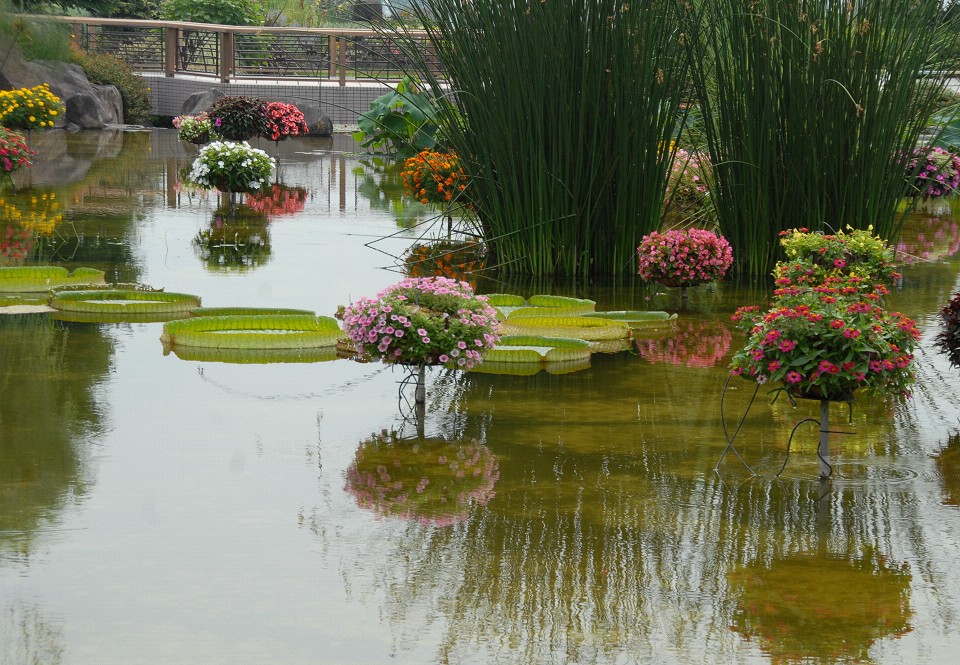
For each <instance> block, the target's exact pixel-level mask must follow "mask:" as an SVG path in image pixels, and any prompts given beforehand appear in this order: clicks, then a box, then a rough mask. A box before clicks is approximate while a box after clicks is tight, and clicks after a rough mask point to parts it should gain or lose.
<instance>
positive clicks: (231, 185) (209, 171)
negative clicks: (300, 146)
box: [188, 141, 276, 192]
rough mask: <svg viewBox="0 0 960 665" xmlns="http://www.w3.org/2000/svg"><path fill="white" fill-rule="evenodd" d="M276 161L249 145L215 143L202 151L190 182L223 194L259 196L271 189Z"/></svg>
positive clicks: (191, 171)
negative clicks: (260, 193)
mask: <svg viewBox="0 0 960 665" xmlns="http://www.w3.org/2000/svg"><path fill="white" fill-rule="evenodd" d="M274 168H276V160H274V159H273V158H272V157H270V156H269V155H268V154H267V153H265V152H264V151H263V150H260V149H259V148H252V147H251V146H250V145H249V144H248V143H246V142H245V141H244V142H240V143H234V142H231V141H214V142H213V143H210V144H208V145H205V146H203V147H202V148H201V149H200V154H199V155H198V156H197V158H196V159H195V160H193V166H192V168H191V169H190V175H189V176H188V177H189V179H190V180H191V181H192V182H194V183H196V184H198V185H200V186H202V187H208V188H209V187H216V188H217V189H219V190H220V191H223V192H256V191H258V190H260V189H262V188H263V187H265V186H267V183H268V182H269V180H270V176H271V174H272V173H273V170H274Z"/></svg>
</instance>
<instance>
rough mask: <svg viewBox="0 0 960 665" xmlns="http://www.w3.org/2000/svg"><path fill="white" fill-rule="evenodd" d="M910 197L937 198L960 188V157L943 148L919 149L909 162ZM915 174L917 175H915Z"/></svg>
mask: <svg viewBox="0 0 960 665" xmlns="http://www.w3.org/2000/svg"><path fill="white" fill-rule="evenodd" d="M906 168H907V177H908V182H909V183H910V184H909V186H908V190H907V195H908V196H922V197H924V198H936V197H940V196H947V195H948V194H952V193H953V192H955V191H956V190H957V188H958V187H960V156H957V155H955V154H953V153H951V152H948V151H947V150H944V149H943V148H937V147H925V148H917V149H915V150H914V151H913V153H911V155H910V159H908V160H907V164H906ZM914 174H915V175H914Z"/></svg>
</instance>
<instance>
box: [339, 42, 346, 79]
mask: <svg viewBox="0 0 960 665" xmlns="http://www.w3.org/2000/svg"><path fill="white" fill-rule="evenodd" d="M337 62H338V63H339V67H340V85H341V86H346V85H347V38H346V37H345V36H344V35H340V48H338V49H337Z"/></svg>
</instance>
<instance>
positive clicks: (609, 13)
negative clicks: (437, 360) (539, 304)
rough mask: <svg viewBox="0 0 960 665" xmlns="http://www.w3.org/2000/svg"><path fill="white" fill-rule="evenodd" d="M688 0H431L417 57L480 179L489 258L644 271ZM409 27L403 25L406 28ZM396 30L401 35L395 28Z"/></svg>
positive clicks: (421, 10) (414, 43)
mask: <svg viewBox="0 0 960 665" xmlns="http://www.w3.org/2000/svg"><path fill="white" fill-rule="evenodd" d="M678 6H679V3H672V2H660V1H659V0H639V1H638V2H630V3H624V2H621V1H620V0H571V1H569V2H532V3H526V2H522V3H503V2H500V1H499V0H471V2H469V3H465V2H463V1H462V0H422V2H417V3H414V5H413V7H412V11H413V13H414V14H415V15H416V18H417V20H419V21H420V22H421V23H422V24H423V25H424V26H425V29H426V31H427V33H428V35H429V39H430V41H431V42H432V43H434V44H435V45H436V59H437V60H438V61H439V69H440V70H442V71H443V72H444V77H445V78H447V79H449V81H450V85H449V86H448V85H446V83H445V82H442V81H440V80H439V78H438V76H437V74H436V71H437V64H436V63H435V62H430V61H428V60H427V54H424V53H423V52H422V49H420V48H418V43H420V42H418V39H417V37H416V35H415V34H413V33H406V35H407V37H408V38H409V39H407V40H401V44H402V46H401V48H402V50H403V52H404V56H405V58H407V59H409V60H410V61H412V62H414V63H415V74H416V76H418V77H419V78H420V79H421V80H422V81H424V82H425V85H426V86H427V87H428V88H429V89H430V90H431V91H432V93H433V95H434V97H436V98H443V97H444V95H448V94H449V98H450V99H451V101H452V103H453V104H455V106H452V107H451V109H450V110H449V111H448V110H447V109H446V108H443V107H441V108H440V109H439V110H438V114H439V118H438V125H439V126H441V127H442V128H443V129H442V136H443V139H444V140H445V141H446V142H447V143H448V144H449V148H450V149H452V150H453V151H454V152H456V154H457V156H458V157H459V158H460V160H461V163H462V165H463V168H464V171H465V172H466V176H467V178H468V179H469V180H470V187H471V197H470V199H471V202H474V204H475V206H476V213H477V216H478V220H479V225H480V231H481V234H482V236H483V239H484V241H485V243H486V244H487V246H488V247H489V248H490V251H491V259H490V260H491V264H492V265H498V266H500V267H501V270H502V271H503V272H512V273H517V274H531V275H538V276H543V275H571V276H574V275H575V276H578V277H580V278H584V277H586V276H587V275H590V274H606V275H612V274H627V273H632V272H633V270H634V265H635V252H636V247H637V245H638V244H639V242H640V238H641V237H643V235H645V234H646V233H649V232H650V231H652V230H654V229H655V228H657V227H658V226H659V224H660V217H661V206H662V202H663V195H664V190H665V187H666V177H667V170H668V167H669V165H670V161H671V151H672V149H671V147H670V145H671V144H670V141H671V139H672V138H673V137H674V134H675V130H676V127H677V125H678V124H681V123H682V121H683V119H684V115H683V111H681V107H682V103H683V101H684V100H685V97H686V88H687V86H686V68H687V65H686V62H687V60H686V57H685V55H684V53H683V46H682V43H681V41H682V40H680V39H679V34H678V30H677V17H676V11H677V8H678ZM399 32H400V33H401V34H404V31H403V28H401V29H400V30H399ZM390 34H391V35H395V34H396V33H394V32H391V33H390Z"/></svg>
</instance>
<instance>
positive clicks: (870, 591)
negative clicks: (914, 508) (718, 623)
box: [729, 551, 911, 663]
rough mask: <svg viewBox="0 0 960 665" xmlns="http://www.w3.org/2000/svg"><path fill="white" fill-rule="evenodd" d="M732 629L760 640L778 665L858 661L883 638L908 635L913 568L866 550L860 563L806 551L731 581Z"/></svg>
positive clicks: (750, 569)
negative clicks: (734, 599)
mask: <svg viewBox="0 0 960 665" xmlns="http://www.w3.org/2000/svg"><path fill="white" fill-rule="evenodd" d="M729 578H730V581H731V583H732V585H733V587H734V588H735V589H736V591H737V594H738V597H737V601H738V611H737V613H736V614H735V616H734V620H733V625H732V626H731V629H732V630H734V631H736V632H738V633H740V634H741V635H743V636H744V637H745V638H747V639H748V640H750V639H754V638H756V639H757V640H758V641H759V644H760V646H761V648H762V649H763V650H764V651H765V652H767V653H768V654H769V655H770V657H771V659H772V660H773V662H775V663H794V662H801V661H802V662H814V663H836V662H840V661H844V662H846V661H847V660H860V659H863V658H865V657H866V656H867V651H868V649H869V648H870V646H871V645H872V644H873V643H874V642H875V641H877V640H879V639H882V638H884V637H900V636H902V635H905V634H906V633H908V632H910V630H911V627H910V623H909V619H910V614H911V612H910V604H909V593H910V580H911V575H910V570H909V567H908V566H907V564H905V563H904V564H902V565H896V564H893V563H891V562H889V561H886V560H885V559H884V557H882V556H878V555H874V554H873V553H871V552H869V551H868V552H867V553H866V555H865V556H863V557H861V558H856V559H850V558H847V557H840V556H830V555H822V554H817V553H800V554H793V555H788V556H785V557H781V558H774V559H773V560H772V561H769V562H767V561H758V562H756V563H753V564H750V565H747V566H745V567H743V568H742V569H740V570H737V571H734V572H732V573H730V575H729Z"/></svg>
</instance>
